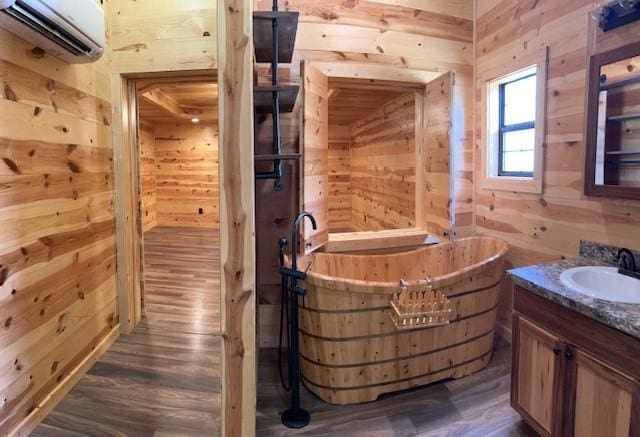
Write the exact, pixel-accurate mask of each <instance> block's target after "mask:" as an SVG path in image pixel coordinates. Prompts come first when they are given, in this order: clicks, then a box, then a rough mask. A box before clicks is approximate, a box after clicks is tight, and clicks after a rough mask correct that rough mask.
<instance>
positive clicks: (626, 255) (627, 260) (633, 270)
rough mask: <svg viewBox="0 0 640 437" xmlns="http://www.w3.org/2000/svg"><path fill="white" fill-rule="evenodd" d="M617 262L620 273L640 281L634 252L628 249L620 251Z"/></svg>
mask: <svg viewBox="0 0 640 437" xmlns="http://www.w3.org/2000/svg"><path fill="white" fill-rule="evenodd" d="M616 261H618V273H620V274H621V275H626V276H630V277H632V278H636V279H640V272H639V271H638V267H637V264H636V258H635V257H634V256H633V252H631V251H630V250H629V249H626V248H622V249H620V250H619V251H618V256H617V257H616Z"/></svg>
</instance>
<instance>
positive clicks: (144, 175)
mask: <svg viewBox="0 0 640 437" xmlns="http://www.w3.org/2000/svg"><path fill="white" fill-rule="evenodd" d="M138 142H139V145H138V150H139V151H140V160H139V162H140V166H139V175H140V176H139V178H140V194H141V196H140V197H141V202H142V211H141V213H142V229H143V231H145V232H146V231H148V230H150V229H152V228H154V227H156V226H157V225H158V219H157V216H156V201H157V199H156V133H155V128H154V127H153V125H152V124H147V123H143V122H142V121H141V122H140V124H139V125H138Z"/></svg>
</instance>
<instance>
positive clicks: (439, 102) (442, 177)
mask: <svg viewBox="0 0 640 437" xmlns="http://www.w3.org/2000/svg"><path fill="white" fill-rule="evenodd" d="M453 81H454V77H453V74H452V73H446V74H444V75H442V76H441V77H439V78H438V79H435V80H433V81H432V82H429V83H428V84H427V87H426V88H427V89H426V95H425V101H426V109H425V116H424V128H423V130H422V141H423V146H422V154H421V156H420V157H421V159H420V161H419V162H418V163H417V165H420V166H421V168H422V172H421V173H422V174H423V176H422V180H421V182H422V186H421V188H420V192H421V193H422V196H423V197H422V199H421V200H422V201H421V205H422V214H421V215H422V223H421V227H422V228H423V229H427V230H428V231H429V232H431V233H432V234H434V235H437V236H439V237H443V238H451V237H453V236H454V234H453V233H454V230H453V224H454V218H453V212H452V200H453V194H454V193H453V192H452V189H451V187H452V179H453V177H452V167H453V166H452V162H451V155H452V144H453V143H452V141H451V134H452V132H451V127H452V113H451V111H452V109H453V108H452V103H453V100H452V99H453V95H452V94H453V93H452V91H453V90H452V88H453Z"/></svg>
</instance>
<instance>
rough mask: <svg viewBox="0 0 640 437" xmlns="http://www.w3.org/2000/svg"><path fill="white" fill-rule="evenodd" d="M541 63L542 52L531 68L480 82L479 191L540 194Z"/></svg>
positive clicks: (544, 59)
mask: <svg viewBox="0 0 640 437" xmlns="http://www.w3.org/2000/svg"><path fill="white" fill-rule="evenodd" d="M547 59H548V49H547V47H544V48H542V49H541V50H540V51H539V52H538V54H537V56H536V61H537V63H536V64H534V65H531V64H529V66H527V67H526V68H522V69H519V70H511V71H504V72H503V75H502V76H500V77H498V78H495V79H490V80H487V81H486V82H485V88H484V90H483V93H482V99H483V106H484V107H485V108H486V112H485V113H484V115H485V122H486V124H484V126H485V128H484V131H483V137H484V144H483V147H482V152H483V153H482V154H481V158H480V159H481V160H482V163H481V164H482V166H483V167H484V169H485V171H483V172H481V173H480V179H479V184H480V186H481V187H482V188H487V189H495V190H506V191H517V192H526V193H542V175H543V164H544V162H543V161H544V138H545V110H546V80H547ZM534 62H535V61H534ZM506 68H508V67H507V66H504V67H502V70H506ZM498 73H499V72H498ZM505 73H506V74H505Z"/></svg>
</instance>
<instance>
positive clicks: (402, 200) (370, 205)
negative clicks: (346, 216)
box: [350, 92, 417, 231]
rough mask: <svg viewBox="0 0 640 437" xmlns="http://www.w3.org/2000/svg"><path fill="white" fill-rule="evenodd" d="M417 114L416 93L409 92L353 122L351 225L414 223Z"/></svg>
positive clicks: (384, 226) (403, 225)
mask: <svg viewBox="0 0 640 437" xmlns="http://www.w3.org/2000/svg"><path fill="white" fill-rule="evenodd" d="M416 117H417V114H416V93H414V92H410V93H406V94H403V95H401V96H400V97H397V98H395V99H394V100H391V101H390V102H388V103H386V104H384V105H382V106H381V107H380V108H379V109H377V110H374V111H372V112H370V113H368V114H367V115H366V116H365V117H364V118H362V119H361V120H359V121H357V122H355V123H354V124H353V125H352V128H351V132H352V138H353V143H352V146H351V175H350V184H351V185H350V191H351V227H352V228H354V229H356V230H361V231H375V230H384V229H398V228H411V227H414V226H416V220H415V217H416V211H415V208H416V201H415V200H416V198H415V190H416V186H415V176H416V168H415V157H416V135H415V134H416Z"/></svg>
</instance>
